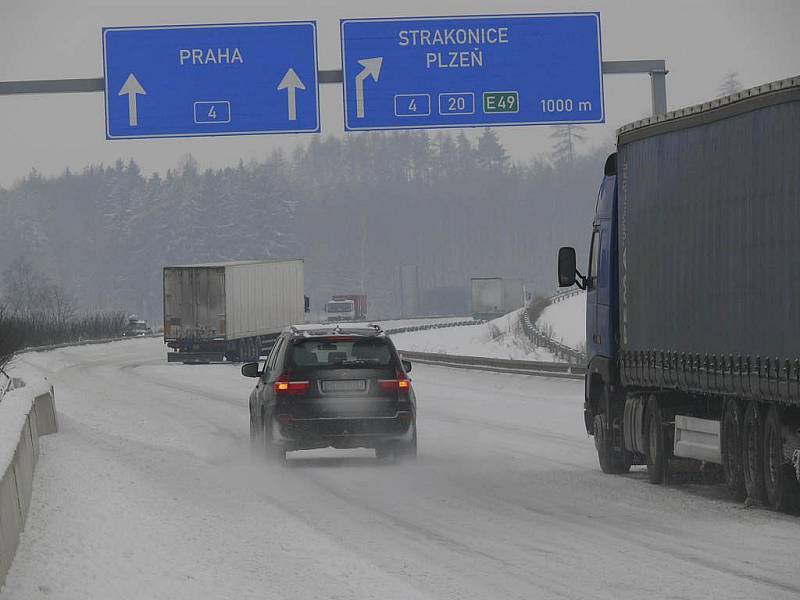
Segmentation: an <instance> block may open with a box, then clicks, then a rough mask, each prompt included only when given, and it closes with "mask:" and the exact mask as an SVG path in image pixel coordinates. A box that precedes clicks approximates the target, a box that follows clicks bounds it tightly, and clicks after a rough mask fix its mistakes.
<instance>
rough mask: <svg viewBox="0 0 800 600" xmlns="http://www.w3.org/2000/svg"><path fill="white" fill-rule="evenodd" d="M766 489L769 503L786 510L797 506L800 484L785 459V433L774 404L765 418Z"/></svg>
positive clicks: (776, 508) (772, 506)
mask: <svg viewBox="0 0 800 600" xmlns="http://www.w3.org/2000/svg"><path fill="white" fill-rule="evenodd" d="M763 442H764V452H763V455H764V490H765V492H766V498H767V505H768V506H769V507H770V508H771V509H773V510H781V511H785V510H788V509H791V508H793V507H795V506H797V501H798V499H800V486H798V483H797V479H796V478H795V475H794V469H793V468H792V466H791V465H789V464H787V463H785V462H784V460H783V434H782V433H781V418H780V415H779V413H778V408H777V407H776V406H775V405H774V404H773V405H772V406H770V407H769V410H768V411H767V416H766V418H765V419H764V435H763Z"/></svg>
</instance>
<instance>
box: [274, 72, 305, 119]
mask: <svg viewBox="0 0 800 600" xmlns="http://www.w3.org/2000/svg"><path fill="white" fill-rule="evenodd" d="M278 89H279V90H286V102H287V103H288V110H289V120H290V121H296V120H297V98H295V93H296V92H297V90H304V89H306V86H305V85H303V82H302V81H300V77H298V76H297V73H295V71H294V69H292V68H291V67H289V70H288V71H286V75H284V76H283V79H281V82H280V83H279V84H278Z"/></svg>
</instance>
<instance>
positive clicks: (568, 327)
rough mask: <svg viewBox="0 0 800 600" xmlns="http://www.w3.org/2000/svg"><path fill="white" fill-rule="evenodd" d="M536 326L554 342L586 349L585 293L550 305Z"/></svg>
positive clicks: (577, 348)
mask: <svg viewBox="0 0 800 600" xmlns="http://www.w3.org/2000/svg"><path fill="white" fill-rule="evenodd" d="M536 326H537V327H538V328H539V329H540V330H541V331H542V332H543V333H545V334H547V335H548V336H549V337H551V338H553V339H554V340H556V341H558V342H561V343H562V344H566V345H567V346H569V347H571V348H574V349H576V350H579V349H581V348H585V347H586V293H585V292H582V293H580V294H576V295H574V296H570V297H568V298H566V299H564V300H561V301H559V302H554V303H553V304H550V305H549V306H548V307H547V308H545V309H544V310H543V311H542V314H541V315H540V316H539V319H538V320H537V321H536Z"/></svg>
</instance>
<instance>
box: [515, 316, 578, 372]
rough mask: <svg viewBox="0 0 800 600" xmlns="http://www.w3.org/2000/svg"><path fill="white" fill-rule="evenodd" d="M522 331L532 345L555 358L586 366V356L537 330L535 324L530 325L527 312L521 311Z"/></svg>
mask: <svg viewBox="0 0 800 600" xmlns="http://www.w3.org/2000/svg"><path fill="white" fill-rule="evenodd" d="M522 329H523V330H524V331H525V334H526V335H527V336H528V339H530V340H531V341H532V342H533V343H534V344H536V345H537V346H542V347H543V348H547V350H549V351H550V352H551V353H552V354H554V355H555V356H557V357H558V356H560V357H562V358H563V359H564V360H566V361H567V362H569V363H573V364H579V365H583V364H586V355H585V354H584V353H583V352H580V351H578V350H575V348H573V347H571V346H567V345H566V344H564V343H562V342H559V341H557V340H554V339H553V338H551V337H550V336H548V335H547V334H546V333H544V332H543V331H542V330H541V329H539V328H538V327H537V326H536V325H535V324H533V323H531V319H530V317H529V316H528V311H527V310H525V311H522Z"/></svg>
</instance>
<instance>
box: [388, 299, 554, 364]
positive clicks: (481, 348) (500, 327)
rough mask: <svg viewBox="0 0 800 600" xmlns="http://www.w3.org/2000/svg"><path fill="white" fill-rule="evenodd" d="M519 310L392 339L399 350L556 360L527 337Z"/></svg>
mask: <svg viewBox="0 0 800 600" xmlns="http://www.w3.org/2000/svg"><path fill="white" fill-rule="evenodd" d="M522 310H523V309H520V310H515V311H514V312H511V313H509V314H507V315H504V316H502V317H499V318H497V319H495V320H493V321H489V322H488V323H482V324H481V325H469V326H463V327H446V328H442V329H429V330H426V331H413V332H409V333H398V334H395V335H393V336H392V340H394V343H395V346H397V348H398V349H399V350H401V351H402V350H408V351H411V352H434V353H437V354H458V355H463V356H486V357H488V358H506V359H511V360H543V361H553V360H556V359H555V358H554V357H553V355H552V354H551V353H550V352H548V351H547V350H545V349H544V348H537V347H536V346H535V345H534V344H533V343H532V342H531V341H530V340H528V338H527V336H526V335H525V332H524V331H523V329H522V324H521V323H520V318H521V316H522Z"/></svg>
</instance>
